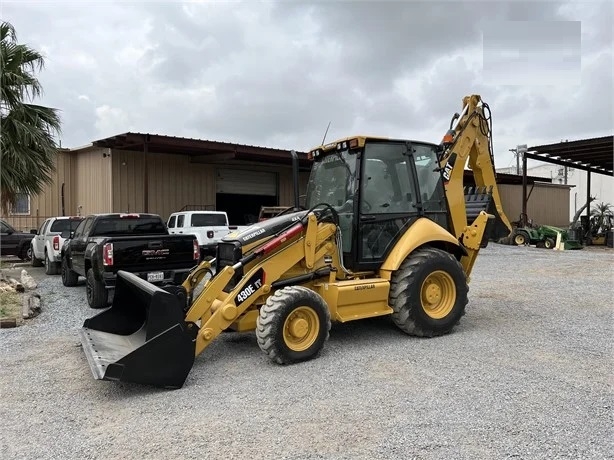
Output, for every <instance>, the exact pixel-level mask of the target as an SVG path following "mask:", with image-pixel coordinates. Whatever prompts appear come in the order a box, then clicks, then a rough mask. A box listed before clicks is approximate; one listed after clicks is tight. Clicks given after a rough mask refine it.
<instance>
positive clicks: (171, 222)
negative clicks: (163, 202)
mask: <svg viewBox="0 0 614 460" xmlns="http://www.w3.org/2000/svg"><path fill="white" fill-rule="evenodd" d="M176 220H177V216H171V218H170V219H169V220H168V228H175V221H176Z"/></svg>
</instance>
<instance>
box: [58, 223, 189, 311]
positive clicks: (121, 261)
mask: <svg viewBox="0 0 614 460" xmlns="http://www.w3.org/2000/svg"><path fill="white" fill-rule="evenodd" d="M67 232H69V231H67ZM63 237H67V238H69V239H68V240H67V241H66V243H65V244H64V246H63V247H62V283H63V284H64V286H76V285H77V282H78V279H79V276H83V277H85V280H86V282H85V286H86V293H87V302H88V304H89V306H90V307H92V308H105V307H107V306H108V298H109V297H108V295H109V291H110V290H112V289H113V288H114V286H115V279H116V276H117V272H118V271H119V270H124V271H127V272H132V273H135V274H136V275H138V276H139V277H141V278H143V279H145V280H147V281H149V282H150V283H153V284H158V285H160V284H174V285H178V284H181V283H182V282H183V281H184V280H185V278H186V277H187V275H188V273H189V272H190V270H191V269H192V268H193V267H194V266H195V265H197V264H198V263H199V259H200V248H199V247H198V240H197V239H196V238H195V237H194V236H193V235H170V234H169V233H168V230H167V228H166V225H165V223H164V221H163V220H162V218H161V217H160V216H158V215H157V214H133V213H131V214H120V213H115V214H94V215H90V216H87V217H86V218H85V219H83V221H82V222H81V223H80V224H79V226H78V227H77V228H76V229H75V231H74V232H72V234H63Z"/></svg>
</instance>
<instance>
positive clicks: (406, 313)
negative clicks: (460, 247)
mask: <svg viewBox="0 0 614 460" xmlns="http://www.w3.org/2000/svg"><path fill="white" fill-rule="evenodd" d="M468 292H469V286H468V285H467V278H466V276H465V272H464V271H463V267H462V266H461V264H460V263H459V261H458V260H456V258H455V257H454V256H453V255H452V254H449V253H448V252H445V251H442V250H440V249H435V248H424V249H419V250H417V251H416V252H414V253H412V254H410V255H409V257H407V259H405V261H404V262H403V263H402V264H401V266H400V267H399V269H398V270H397V271H396V272H395V273H394V274H393V276H392V279H391V281H390V306H391V307H392V309H393V310H394V313H393V314H392V321H393V322H394V323H395V324H396V325H397V327H398V328H399V329H401V330H402V331H403V332H405V333H406V334H409V335H414V336H418V337H435V336H441V335H444V334H447V333H449V332H450V331H451V330H452V329H453V328H454V326H455V325H456V324H457V323H458V322H459V321H460V319H461V317H462V316H463V315H464V314H465V307H466V305H467V301H468V299H467V293H468Z"/></svg>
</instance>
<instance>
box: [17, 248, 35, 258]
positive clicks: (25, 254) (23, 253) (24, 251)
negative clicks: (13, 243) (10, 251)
mask: <svg viewBox="0 0 614 460" xmlns="http://www.w3.org/2000/svg"><path fill="white" fill-rule="evenodd" d="M33 255H34V254H33V253H32V246H31V245H28V244H22V245H21V248H19V251H18V253H17V257H19V258H20V259H21V260H23V261H24V262H25V261H28V260H32V256H33Z"/></svg>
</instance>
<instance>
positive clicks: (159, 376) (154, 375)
mask: <svg viewBox="0 0 614 460" xmlns="http://www.w3.org/2000/svg"><path fill="white" fill-rule="evenodd" d="M197 332H198V328H197V327H195V326H194V325H193V324H187V323H186V322H185V321H184V312H183V305H182V300H181V297H179V296H176V295H174V294H172V293H170V292H167V291H165V290H164V289H161V288H159V287H157V286H155V285H153V284H151V283H148V282H147V281H145V280H143V279H141V278H139V277H138V276H136V275H135V274H133V273H129V272H124V271H121V270H120V271H119V272H118V273H117V281H116V286H115V294H114V296H113V304H112V305H111V307H110V308H109V309H107V310H105V311H103V312H102V313H99V314H98V315H96V316H93V317H91V318H89V319H86V320H85V322H84V323H83V327H82V328H81V330H80V337H81V343H82V344H83V351H84V352H85V356H86V357H87V361H88V363H89V366H90V368H91V370H92V373H93V374H94V378H96V379H97V380H116V381H121V382H132V383H139V384H146V385H155V386H161V387H165V388H181V387H182V386H183V383H184V382H185V379H186V378H187V376H188V374H189V372H190V369H191V368H192V365H193V364H194V357H195V338H196V334H197Z"/></svg>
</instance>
